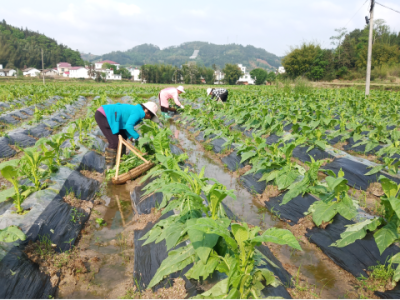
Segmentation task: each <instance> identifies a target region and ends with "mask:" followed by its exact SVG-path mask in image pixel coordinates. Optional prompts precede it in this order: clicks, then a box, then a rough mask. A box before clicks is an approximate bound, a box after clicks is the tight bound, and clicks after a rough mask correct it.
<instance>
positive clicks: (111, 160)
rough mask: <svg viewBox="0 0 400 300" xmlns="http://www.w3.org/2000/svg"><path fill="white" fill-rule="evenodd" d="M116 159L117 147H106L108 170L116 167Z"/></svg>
mask: <svg viewBox="0 0 400 300" xmlns="http://www.w3.org/2000/svg"><path fill="white" fill-rule="evenodd" d="M116 159H117V149H111V148H106V168H107V171H108V170H110V169H112V168H114V166H115V162H116Z"/></svg>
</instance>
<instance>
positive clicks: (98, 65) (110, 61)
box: [94, 60, 121, 70]
mask: <svg viewBox="0 0 400 300" xmlns="http://www.w3.org/2000/svg"><path fill="white" fill-rule="evenodd" d="M105 63H109V64H110V65H114V66H116V67H117V70H119V67H120V66H121V65H120V64H119V63H116V62H115V61H112V60H103V61H99V62H97V63H95V64H94V67H95V69H102V68H103V64H105Z"/></svg>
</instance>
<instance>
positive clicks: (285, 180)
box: [275, 170, 299, 190]
mask: <svg viewBox="0 0 400 300" xmlns="http://www.w3.org/2000/svg"><path fill="white" fill-rule="evenodd" d="M298 175H299V174H298V173H297V172H296V171H293V170H292V171H289V172H288V173H284V174H279V176H278V177H277V178H276V179H275V181H276V185H277V186H278V189H279V190H283V189H286V188H287V187H288V186H289V185H291V184H292V183H293V182H294V181H295V180H296V178H297V176H298Z"/></svg>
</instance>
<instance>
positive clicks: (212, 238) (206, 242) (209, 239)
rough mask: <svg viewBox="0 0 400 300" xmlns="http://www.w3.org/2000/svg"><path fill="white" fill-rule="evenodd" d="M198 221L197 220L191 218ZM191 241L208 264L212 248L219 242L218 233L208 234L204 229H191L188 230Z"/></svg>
mask: <svg viewBox="0 0 400 300" xmlns="http://www.w3.org/2000/svg"><path fill="white" fill-rule="evenodd" d="M190 221H196V220H190ZM188 234H189V239H190V242H191V243H192V245H193V248H194V249H195V251H196V253H197V255H198V256H199V258H200V259H201V261H202V262H203V264H206V262H207V259H208V256H209V255H210V252H211V250H212V248H213V247H214V246H215V245H216V244H217V241H218V238H219V236H218V235H216V234H206V233H205V232H203V231H200V230H196V229H191V230H188Z"/></svg>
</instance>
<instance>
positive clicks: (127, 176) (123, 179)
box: [111, 135, 155, 184]
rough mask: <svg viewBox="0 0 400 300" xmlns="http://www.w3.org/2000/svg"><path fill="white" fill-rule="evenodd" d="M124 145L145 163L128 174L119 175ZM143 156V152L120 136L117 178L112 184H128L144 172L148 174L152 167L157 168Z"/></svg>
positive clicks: (114, 178)
mask: <svg viewBox="0 0 400 300" xmlns="http://www.w3.org/2000/svg"><path fill="white" fill-rule="evenodd" d="M122 145H125V146H126V147H127V148H128V149H129V150H131V151H132V152H133V153H134V154H135V155H136V156H137V157H139V158H140V159H141V160H143V162H144V163H143V164H141V165H140V166H138V167H136V168H134V169H132V170H129V171H128V172H126V173H124V174H121V175H119V174H118V173H119V165H120V162H121V152H122ZM143 156H144V154H143V153H142V152H140V150H139V149H137V148H136V147H134V146H132V145H131V144H130V143H128V142H127V141H126V140H125V139H123V138H122V136H121V135H118V150H117V163H116V165H117V170H116V172H115V177H113V178H112V179H111V181H112V183H113V184H123V183H125V182H127V181H128V180H132V179H135V178H137V177H139V176H140V175H142V174H143V173H144V172H146V171H147V170H150V169H151V168H152V167H154V166H155V164H153V163H152V162H150V161H148V160H147V159H145V158H144V157H143Z"/></svg>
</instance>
